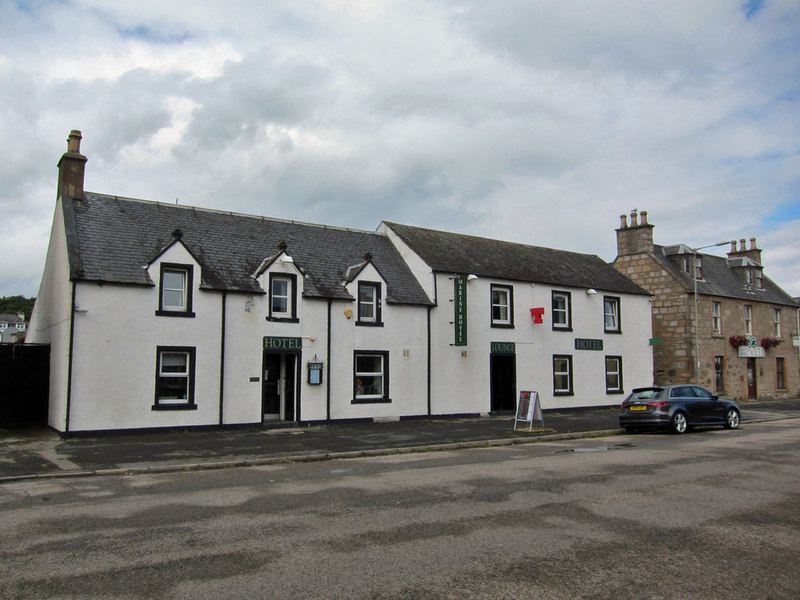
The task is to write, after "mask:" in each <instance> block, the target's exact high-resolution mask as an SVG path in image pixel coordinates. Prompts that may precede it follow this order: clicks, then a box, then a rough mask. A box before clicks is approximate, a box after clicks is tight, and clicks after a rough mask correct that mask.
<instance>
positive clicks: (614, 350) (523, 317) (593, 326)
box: [431, 274, 652, 414]
mask: <svg viewBox="0 0 800 600" xmlns="http://www.w3.org/2000/svg"><path fill="white" fill-rule="evenodd" d="M436 278H437V288H438V295H439V303H438V306H437V307H436V308H435V309H434V310H433V313H432V333H431V348H432V352H431V354H432V368H431V373H432V381H433V385H432V398H433V409H432V412H433V413H434V414H458V413H486V412H489V410H490V407H491V402H490V401H491V397H490V377H489V376H490V358H489V357H490V345H491V342H513V343H514V344H515V348H516V370H517V392H519V390H535V391H538V392H539V397H540V399H541V402H542V407H543V408H545V409H551V408H572V407H587V406H605V405H612V404H618V403H619V402H621V401H622V399H623V397H624V396H620V395H619V394H607V393H606V388H605V356H611V355H614V356H622V357H623V358H622V363H623V386H624V389H625V390H630V389H632V388H633V387H638V386H643V385H650V384H651V383H652V349H651V347H650V345H649V340H650V337H651V333H650V332H651V322H650V302H649V298H648V297H646V296H633V295H623V294H616V293H612V294H609V295H613V296H617V297H620V298H621V314H622V331H623V333H622V334H607V333H604V331H603V293H602V291H600V292H599V293H598V294H596V295H587V294H586V290H585V289H574V288H572V289H570V288H567V287H555V288H554V287H553V286H548V285H540V284H536V285H531V284H530V283H524V282H523V283H520V282H508V281H503V280H499V279H498V280H489V279H486V278H480V279H477V280H473V281H470V282H468V283H467V340H468V345H467V346H458V347H457V346H454V345H452V344H453V343H454V332H453V325H452V324H451V321H453V303H452V302H450V300H451V299H452V298H453V281H452V279H450V276H449V275H446V274H437V275H436ZM492 283H497V284H502V285H508V284H512V285H513V288H514V328H513V329H507V328H494V327H491V302H490V289H491V284H492ZM554 289H557V290H561V291H568V292H571V293H572V324H573V330H572V331H569V332H565V331H553V329H552V315H551V292H552V291H553V290H554ZM533 307H544V309H545V313H544V318H543V320H544V322H543V323H542V324H537V325H534V324H533V318H532V317H531V314H530V309H531V308H533ZM575 338H589V339H602V340H603V344H604V349H603V351H599V352H598V351H588V350H576V349H575ZM554 354H567V355H571V356H572V357H573V390H574V395H572V396H555V395H554V394H553V355H554Z"/></svg>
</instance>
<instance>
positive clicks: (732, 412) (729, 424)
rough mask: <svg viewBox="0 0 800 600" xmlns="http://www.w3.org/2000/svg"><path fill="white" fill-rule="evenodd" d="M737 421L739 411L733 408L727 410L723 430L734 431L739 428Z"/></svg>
mask: <svg viewBox="0 0 800 600" xmlns="http://www.w3.org/2000/svg"><path fill="white" fill-rule="evenodd" d="M739 420H740V419H739V411H738V410H736V409H735V408H731V409H728V412H727V414H726V415H725V428H726V429H736V428H737V427H739Z"/></svg>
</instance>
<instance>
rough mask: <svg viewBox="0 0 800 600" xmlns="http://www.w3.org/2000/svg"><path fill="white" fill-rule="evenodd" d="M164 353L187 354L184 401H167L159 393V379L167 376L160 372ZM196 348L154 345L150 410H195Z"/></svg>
mask: <svg viewBox="0 0 800 600" xmlns="http://www.w3.org/2000/svg"><path fill="white" fill-rule="evenodd" d="M166 353H173V354H187V355H188V361H189V364H188V365H187V368H188V373H187V375H186V402H174V401H173V402H167V401H165V400H164V399H163V398H164V397H163V396H162V395H161V393H160V392H161V381H160V380H161V379H162V378H164V377H168V376H165V375H163V374H162V371H161V363H162V355H164V354H166ZM196 365H197V348H195V347H194V346H157V347H156V373H155V393H154V398H153V406H152V410H197V403H196V402H195V379H196V373H197V368H196Z"/></svg>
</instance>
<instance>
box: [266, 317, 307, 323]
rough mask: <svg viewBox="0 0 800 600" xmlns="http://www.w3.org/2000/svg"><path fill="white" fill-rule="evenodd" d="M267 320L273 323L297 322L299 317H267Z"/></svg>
mask: <svg viewBox="0 0 800 600" xmlns="http://www.w3.org/2000/svg"><path fill="white" fill-rule="evenodd" d="M267 321H271V322H273V323H299V322H300V319H298V318H296V317H267Z"/></svg>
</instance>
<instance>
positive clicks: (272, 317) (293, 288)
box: [267, 273, 300, 323]
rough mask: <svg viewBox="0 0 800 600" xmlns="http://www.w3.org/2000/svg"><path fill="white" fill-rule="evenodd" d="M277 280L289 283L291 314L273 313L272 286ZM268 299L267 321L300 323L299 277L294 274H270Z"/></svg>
mask: <svg viewBox="0 0 800 600" xmlns="http://www.w3.org/2000/svg"><path fill="white" fill-rule="evenodd" d="M276 279H281V280H288V281H289V288H290V289H289V312H288V313H273V312H272V285H273V283H274V281H275V280H276ZM267 285H268V286H269V290H268V294H267V295H268V298H267V302H268V304H267V310H268V313H267V321H279V322H282V323H299V322H300V319H298V318H297V275H295V274H293V273H270V274H269V283H268V284H267ZM286 315H288V316H286Z"/></svg>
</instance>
